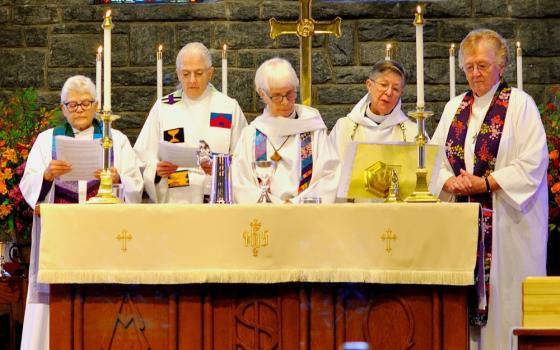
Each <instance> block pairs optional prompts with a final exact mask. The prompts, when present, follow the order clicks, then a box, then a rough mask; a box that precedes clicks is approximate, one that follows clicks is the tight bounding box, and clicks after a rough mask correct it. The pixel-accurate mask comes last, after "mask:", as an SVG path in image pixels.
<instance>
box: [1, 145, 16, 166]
mask: <svg viewBox="0 0 560 350" xmlns="http://www.w3.org/2000/svg"><path fill="white" fill-rule="evenodd" d="M2 157H3V158H4V159H5V160H8V161H11V162H12V163H17V154H16V150H15V149H13V148H8V149H6V150H5V151H4V154H3V155H2Z"/></svg>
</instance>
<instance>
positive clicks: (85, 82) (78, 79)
mask: <svg viewBox="0 0 560 350" xmlns="http://www.w3.org/2000/svg"><path fill="white" fill-rule="evenodd" d="M70 91H72V92H77V93H88V94H90V95H91V97H92V98H93V99H94V100H95V101H97V92H96V90H95V84H94V83H93V81H91V79H90V78H88V77H86V76H85V75H74V76H72V77H70V78H68V79H67V80H66V82H65V83H64V85H63V86H62V91H61V93H60V103H64V102H66V97H68V93H69V92H70Z"/></svg>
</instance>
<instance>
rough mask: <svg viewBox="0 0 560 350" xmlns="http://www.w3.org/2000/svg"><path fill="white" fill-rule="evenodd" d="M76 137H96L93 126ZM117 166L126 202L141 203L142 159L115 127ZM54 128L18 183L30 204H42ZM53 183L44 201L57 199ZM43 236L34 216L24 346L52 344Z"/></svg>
mask: <svg viewBox="0 0 560 350" xmlns="http://www.w3.org/2000/svg"><path fill="white" fill-rule="evenodd" d="M90 129H91V130H90V132H89V133H88V132H87V130H86V131H85V132H84V133H83V134H82V133H80V134H81V135H80V134H78V135H76V136H75V137H76V138H82V137H83V138H89V139H91V138H93V127H91V128H90ZM111 134H112V139H113V152H114V165H113V166H114V167H115V168H117V170H118V172H119V175H120V179H121V183H122V184H123V190H124V197H125V201H126V202H127V203H139V202H140V201H141V200H142V175H141V174H140V169H139V164H140V162H139V161H138V159H137V158H136V154H135V153H134V150H133V149H132V146H131V145H130V142H129V141H128V138H127V137H126V135H124V134H123V133H121V132H120V131H118V130H114V129H113V130H112V131H111ZM52 138H53V129H48V130H46V131H43V132H42V133H40V134H39V136H38V137H37V140H36V141H35V143H34V144H33V147H32V148H31V152H29V158H28V159H27V164H26V166H25V171H24V173H23V177H22V179H21V182H20V184H19V186H20V189H21V193H22V194H23V197H24V198H25V201H26V202H27V203H28V204H29V206H30V207H31V208H35V205H36V204H39V194H40V193H41V187H42V186H43V174H44V172H45V169H46V168H47V167H48V165H49V163H50V161H51V160H52ZM53 183H54V182H53ZM54 192H55V191H54V186H53V185H51V188H50V190H49V192H48V193H47V195H46V197H45V199H44V201H43V202H44V203H52V202H53V201H54ZM40 240H41V219H40V218H39V217H38V216H36V215H35V216H34V218H33V229H32V233H31V257H30V265H29V287H28V293H27V304H26V308H25V318H24V322H23V334H22V340H21V349H30V350H37V349H48V348H49V285H48V284H42V283H37V273H38V267H39V244H40ZM61 243H63V242H61Z"/></svg>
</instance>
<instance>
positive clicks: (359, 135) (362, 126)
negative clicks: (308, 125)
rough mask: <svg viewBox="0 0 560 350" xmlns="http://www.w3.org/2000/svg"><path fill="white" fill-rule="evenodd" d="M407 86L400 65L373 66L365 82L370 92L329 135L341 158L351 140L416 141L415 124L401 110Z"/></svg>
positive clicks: (393, 63)
mask: <svg viewBox="0 0 560 350" xmlns="http://www.w3.org/2000/svg"><path fill="white" fill-rule="evenodd" d="M405 84H406V72H405V70H404V68H403V66H402V65H401V64H400V63H398V62H396V61H391V60H383V61H379V62H377V63H376V64H374V65H373V67H372V68H371V71H370V73H369V75H368V79H367V80H366V89H367V92H368V93H367V94H366V95H365V96H364V97H363V98H362V99H361V100H360V101H359V102H358V103H357V104H356V105H355V106H354V108H353V109H352V111H351V112H350V113H349V114H348V115H347V116H346V117H343V118H340V119H338V120H337V122H336V124H335V126H334V128H333V129H332V131H331V134H330V136H329V137H330V138H331V141H332V143H333V144H334V145H335V146H336V148H337V150H338V152H339V155H340V157H341V158H342V157H344V155H345V151H346V147H347V145H348V142H350V141H363V142H379V143H383V142H414V137H415V136H416V134H417V133H418V129H417V126H416V123H415V122H413V121H411V120H410V119H408V117H407V116H406V115H405V114H404V113H403V111H402V109H401V97H402V94H403V92H404V87H405Z"/></svg>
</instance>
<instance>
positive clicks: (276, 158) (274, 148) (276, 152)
mask: <svg viewBox="0 0 560 350" xmlns="http://www.w3.org/2000/svg"><path fill="white" fill-rule="evenodd" d="M291 136H292V135H288V136H287V137H286V139H285V140H284V142H282V144H281V145H280V147H278V148H276V147H274V144H272V141H270V139H269V138H267V140H268V143H270V145H271V146H272V149H273V150H274V153H273V154H272V157H270V159H272V160H273V161H275V162H279V161H280V160H281V159H282V156H281V155H280V154H278V151H279V150H281V149H282V147H284V145H285V144H286V141H288V139H289V138H290V137H291Z"/></svg>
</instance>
